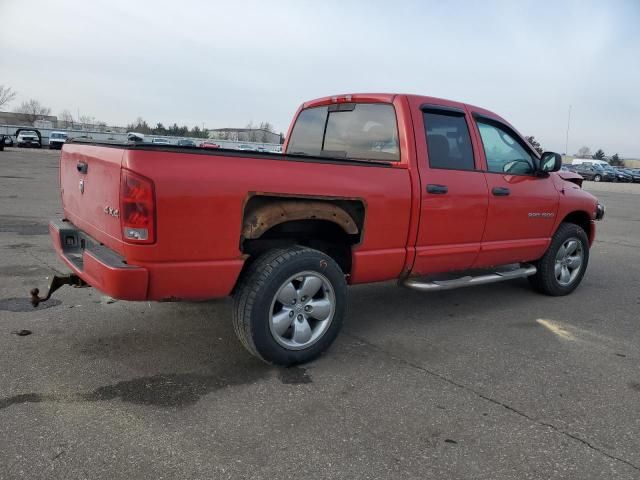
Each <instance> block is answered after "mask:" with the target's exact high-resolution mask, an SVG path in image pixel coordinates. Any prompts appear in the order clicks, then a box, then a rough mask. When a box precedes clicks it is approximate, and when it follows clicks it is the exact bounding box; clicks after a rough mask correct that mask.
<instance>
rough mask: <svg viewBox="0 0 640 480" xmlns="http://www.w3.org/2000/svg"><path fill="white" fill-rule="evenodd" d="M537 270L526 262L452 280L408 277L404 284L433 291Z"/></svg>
mask: <svg viewBox="0 0 640 480" xmlns="http://www.w3.org/2000/svg"><path fill="white" fill-rule="evenodd" d="M536 272H537V269H536V267H534V266H533V265H529V264H525V265H522V266H521V267H520V268H516V269H513V270H504V271H496V272H492V273H487V274H483V275H477V276H471V275H467V276H464V277H460V278H455V279H452V280H427V281H424V280H420V279H419V278H407V279H406V280H404V281H403V282H402V285H404V286H405V287H408V288H412V289H413V290H419V291H421V292H431V291H434V290H450V289H453V288H461V287H471V286H473V285H485V284H487V283H495V282H503V281H505V280H512V279H514V278H525V277H529V276H531V275H533V274H535V273H536Z"/></svg>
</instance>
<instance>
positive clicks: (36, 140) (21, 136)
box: [16, 128, 42, 148]
mask: <svg viewBox="0 0 640 480" xmlns="http://www.w3.org/2000/svg"><path fill="white" fill-rule="evenodd" d="M16 137H17V138H16V144H17V145H18V147H25V148H41V147H42V140H41V136H40V132H39V131H38V130H31V129H25V128H19V129H18V130H17V131H16Z"/></svg>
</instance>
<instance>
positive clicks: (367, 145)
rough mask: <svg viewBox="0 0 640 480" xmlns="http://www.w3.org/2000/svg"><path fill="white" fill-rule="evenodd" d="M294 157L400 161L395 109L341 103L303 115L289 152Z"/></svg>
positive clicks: (316, 108)
mask: <svg viewBox="0 0 640 480" xmlns="http://www.w3.org/2000/svg"><path fill="white" fill-rule="evenodd" d="M287 153H289V154H293V155H312V156H322V157H330V158H345V159H349V158H351V159H358V160H386V161H399V160H400V148H399V144H398V126H397V122H396V113H395V109H394V108H393V105H391V104H386V103H341V104H334V105H330V106H328V107H315V108H308V109H305V110H303V111H302V112H300V115H299V116H298V120H297V121H296V124H295V126H294V127H293V131H292V132H291V139H290V140H289V145H288V148H287Z"/></svg>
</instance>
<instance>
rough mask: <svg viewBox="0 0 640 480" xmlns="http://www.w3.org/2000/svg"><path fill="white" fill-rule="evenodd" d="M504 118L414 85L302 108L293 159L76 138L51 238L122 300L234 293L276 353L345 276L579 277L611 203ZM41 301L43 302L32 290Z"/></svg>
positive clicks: (561, 280)
mask: <svg viewBox="0 0 640 480" xmlns="http://www.w3.org/2000/svg"><path fill="white" fill-rule="evenodd" d="M560 165H561V158H560V156H559V155H558V154H555V153H552V152H547V153H544V154H543V155H541V156H540V155H538V154H537V153H536V151H535V150H534V149H532V148H531V146H530V145H529V144H528V143H527V142H526V141H525V140H524V139H523V137H522V136H521V135H520V134H519V133H518V132H517V131H516V130H515V129H514V128H513V127H512V126H511V125H510V124H509V123H507V122H506V121H505V120H503V119H502V118H500V117H499V116H498V115H496V114H494V113H492V112H490V111H488V110H485V109H482V108H478V107H474V106H471V105H467V104H463V103H459V102H453V101H448V100H442V99H438V98H432V97H423V96H417V95H394V94H353V95H340V96H332V97H326V98H321V99H317V100H313V101H310V102H307V103H304V104H303V105H302V106H301V107H300V108H299V110H298V111H297V113H296V115H295V118H294V120H293V122H292V125H291V128H290V130H289V132H288V135H287V142H286V144H285V145H284V153H282V154H275V153H267V152H264V153H262V152H248V151H235V150H223V149H220V150H205V149H198V148H194V147H188V146H173V145H151V144H145V143H128V144H105V143H96V142H93V143H90V142H83V141H70V142H67V143H66V144H65V145H64V147H63V150H62V154H61V158H60V188H61V193H62V204H63V207H64V218H63V219H60V220H55V221H52V222H51V224H50V232H51V238H52V239H53V245H54V247H55V249H56V250H57V252H58V254H59V256H60V258H61V259H62V260H63V261H64V263H65V264H66V265H67V266H68V267H69V268H70V269H71V270H72V271H73V273H72V274H71V275H70V276H68V277H66V278H61V277H56V278H55V279H54V282H53V284H52V285H51V286H50V291H49V294H48V295H47V297H45V298H48V296H49V295H50V294H51V292H52V291H53V290H55V289H56V288H57V287H59V286H60V285H62V284H64V283H87V284H89V285H91V286H93V287H95V288H97V289H98V290H100V291H102V292H104V293H106V294H108V295H110V296H112V297H115V298H119V299H125V300H160V301H162V300H199V299H210V298H214V297H224V296H227V295H233V297H234V306H233V323H234V326H235V330H236V333H237V335H238V337H239V339H240V340H241V342H242V344H243V345H244V346H245V347H246V348H247V350H249V352H251V353H252V354H254V355H255V356H257V357H259V358H261V359H263V360H265V361H267V362H271V363H275V364H280V365H291V364H295V363H300V362H305V361H308V360H310V359H312V358H314V357H316V356H317V355H319V354H320V353H321V352H323V351H324V350H325V349H327V348H328V347H329V345H330V344H331V343H332V342H333V340H334V339H335V337H336V335H337V334H338V331H339V329H340V326H341V324H342V320H343V317H344V315H345V307H346V296H347V285H348V284H357V283H366V282H379V281H384V280H392V279H397V280H398V281H399V283H400V284H402V285H404V286H406V287H410V288H414V289H417V290H424V291H430V290H438V289H448V288H455V287H464V286H469V285H474V284H484V283H490V282H495V281H500V280H507V279H513V278H519V277H528V278H529V280H530V281H531V284H532V285H533V286H534V287H535V289H537V290H539V291H541V292H543V293H546V294H548V295H565V294H568V293H570V292H571V291H573V290H574V289H575V288H576V287H577V286H578V284H579V283H580V281H581V279H582V277H583V275H584V273H585V270H586V268H587V262H588V260H589V248H590V246H591V244H592V243H593V241H594V236H595V227H594V220H598V219H600V218H602V217H603V215H604V206H603V205H601V204H600V203H598V201H597V200H596V198H595V197H593V196H592V195H590V194H589V193H587V192H585V191H584V190H582V189H581V177H580V176H578V175H575V174H573V173H570V172H558V170H559V169H560ZM32 295H33V300H34V303H36V304H37V302H38V301H40V300H42V299H41V298H40V297H38V292H37V291H35V292H33V293H32Z"/></svg>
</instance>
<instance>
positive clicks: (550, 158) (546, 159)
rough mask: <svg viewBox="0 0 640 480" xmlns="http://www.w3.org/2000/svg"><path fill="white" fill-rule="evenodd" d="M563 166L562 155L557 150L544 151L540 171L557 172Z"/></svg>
mask: <svg viewBox="0 0 640 480" xmlns="http://www.w3.org/2000/svg"><path fill="white" fill-rule="evenodd" d="M560 168H562V156H561V155H560V154H559V153H555V152H544V153H543V154H542V158H541V159H540V171H541V172H545V173H549V172H557V171H558V170H560Z"/></svg>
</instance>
